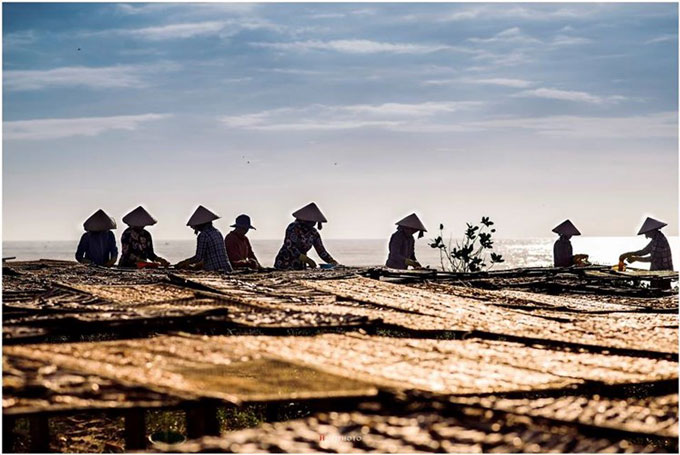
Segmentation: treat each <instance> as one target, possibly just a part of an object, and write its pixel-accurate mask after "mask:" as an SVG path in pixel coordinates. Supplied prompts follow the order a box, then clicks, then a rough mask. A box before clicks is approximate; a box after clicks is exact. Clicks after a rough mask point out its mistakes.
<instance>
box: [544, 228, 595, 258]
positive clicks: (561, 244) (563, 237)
mask: <svg viewBox="0 0 680 455" xmlns="http://www.w3.org/2000/svg"><path fill="white" fill-rule="evenodd" d="M552 231H553V232H554V233H555V234H558V235H559V236H560V238H559V239H557V241H556V242H555V245H554V246H553V260H554V264H555V267H571V266H572V265H589V263H588V255H587V254H576V255H575V254H574V249H573V248H572V246H571V238H572V237H573V236H575V235H581V232H579V230H578V229H576V226H574V223H572V222H571V221H569V220H565V221H563V222H562V223H561V224H559V225H558V226H557V227H555V228H554V229H553V230H552Z"/></svg>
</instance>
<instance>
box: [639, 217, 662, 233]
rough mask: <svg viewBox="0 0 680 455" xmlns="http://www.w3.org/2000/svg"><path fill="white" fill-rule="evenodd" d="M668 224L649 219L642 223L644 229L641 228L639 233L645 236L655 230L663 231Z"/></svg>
mask: <svg viewBox="0 0 680 455" xmlns="http://www.w3.org/2000/svg"><path fill="white" fill-rule="evenodd" d="M666 224H667V223H664V222H663V221H659V220H655V219H654V218H650V217H647V219H646V220H645V222H644V223H642V227H641V228H640V232H638V235H641V234H645V233H647V232H649V231H653V230H655V229H661V228H662V227H664V226H666Z"/></svg>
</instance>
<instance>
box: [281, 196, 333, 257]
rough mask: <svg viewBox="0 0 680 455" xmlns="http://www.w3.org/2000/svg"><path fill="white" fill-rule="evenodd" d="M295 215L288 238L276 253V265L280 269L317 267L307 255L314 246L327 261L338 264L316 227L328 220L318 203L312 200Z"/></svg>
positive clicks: (289, 228) (287, 229) (287, 231)
mask: <svg viewBox="0 0 680 455" xmlns="http://www.w3.org/2000/svg"><path fill="white" fill-rule="evenodd" d="M293 216H294V217H295V221H293V222H292V223H290V224H289V225H288V227H287V228H286V238H285V239H284V241H283V246H281V249H280V250H279V254H277V255H276V260H275V261H274V267H275V268H277V269H280V270H303V269H304V268H305V267H306V266H308V267H310V268H315V267H316V263H315V262H314V260H312V259H311V258H310V257H308V256H307V252H308V251H309V250H310V249H311V248H312V247H314V250H316V253H317V254H318V255H319V257H320V258H321V259H323V260H324V261H325V262H327V263H328V264H333V265H337V264H338V262H337V261H336V260H335V259H333V257H332V256H331V255H330V254H329V253H328V251H326V249H325V248H324V246H323V242H322V241H321V234H319V231H317V230H316V228H315V227H314V225H315V224H316V225H317V226H318V228H319V229H321V223H325V222H326V221H327V220H326V217H325V216H323V214H322V213H321V210H319V208H318V207H317V206H316V204H315V203H313V202H312V203H310V204H308V205H306V206H304V207H303V208H301V209H300V210H298V211H296V212H294V213H293Z"/></svg>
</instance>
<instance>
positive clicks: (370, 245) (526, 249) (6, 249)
mask: <svg viewBox="0 0 680 455" xmlns="http://www.w3.org/2000/svg"><path fill="white" fill-rule="evenodd" d="M668 240H669V241H670V243H671V248H672V249H673V263H674V265H675V267H676V269H677V267H678V266H679V265H680V257H679V256H678V253H679V252H680V239H678V237H669V239H668ZM554 241H555V239H554V238H540V239H517V240H497V241H496V245H495V251H497V252H498V253H500V254H502V255H503V257H504V258H505V260H506V262H505V263H504V264H501V265H502V266H503V267H502V268H509V267H527V266H548V265H551V264H552V245H553V242H554ZM251 242H252V245H253V249H254V250H255V254H256V255H257V257H258V258H259V260H260V262H261V263H262V265H265V266H272V265H273V263H274V257H275V256H276V253H277V252H278V250H279V248H280V246H281V241H280V240H257V239H254V240H251ZM77 243H78V242H77V241H75V240H74V241H49V242H31V241H24V242H3V244H2V247H3V251H2V256H3V257H8V256H16V257H17V259H18V260H34V259H66V260H74V257H73V255H74V253H75V250H76V246H77ZM646 243H647V240H646V239H645V238H643V237H575V238H573V239H572V244H573V245H574V253H586V254H590V258H591V261H592V262H595V263H599V264H615V263H617V262H618V257H619V254H621V253H623V252H626V251H632V250H637V249H641V248H643V247H644V246H645V245H646ZM324 244H325V245H326V248H327V249H328V251H329V252H330V253H331V255H333V257H334V258H335V259H336V260H338V261H339V262H340V263H342V264H345V265H355V266H369V265H383V264H384V263H385V259H386V258H387V240H386V239H385V240H374V239H364V240H333V239H327V240H324ZM195 245H196V242H195V240H157V241H156V242H155V250H156V253H157V254H159V255H160V256H163V257H165V258H166V259H168V260H169V261H171V262H173V263H174V262H177V261H180V260H182V259H185V258H187V257H190V256H192V255H193V253H194V248H195ZM311 256H312V257H313V258H314V259H317V257H316V254H315V253H311ZM416 256H417V257H418V259H419V260H420V262H421V263H422V264H423V265H430V266H432V267H439V263H440V262H439V252H438V250H434V249H432V248H430V247H429V246H427V239H426V238H423V239H420V240H418V241H416ZM637 266H638V267H640V268H646V267H647V264H642V263H638V264H637ZM497 268H501V267H499V266H497Z"/></svg>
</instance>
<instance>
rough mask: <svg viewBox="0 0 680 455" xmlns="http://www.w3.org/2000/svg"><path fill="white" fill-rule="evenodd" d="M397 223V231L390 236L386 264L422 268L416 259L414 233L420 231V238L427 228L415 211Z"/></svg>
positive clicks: (401, 267)
mask: <svg viewBox="0 0 680 455" xmlns="http://www.w3.org/2000/svg"><path fill="white" fill-rule="evenodd" d="M395 224H396V225H397V231H396V232H395V233H394V234H392V237H390V246H389V248H390V252H389V255H388V256H387V262H386V263H385V265H386V266H387V267H389V268H391V269H407V268H408V267H409V266H411V267H413V268H416V269H419V268H421V265H420V263H419V262H418V260H417V259H416V241H415V239H414V238H413V235H414V234H415V233H416V232H418V233H419V234H418V238H422V237H423V235H424V234H423V233H424V232H427V229H425V226H424V225H423V223H422V222H421V221H420V219H419V218H418V216H417V215H416V214H415V213H412V214H410V215H409V216H407V217H406V218H403V219H401V220H399V221H397V222H396V223H395Z"/></svg>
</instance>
